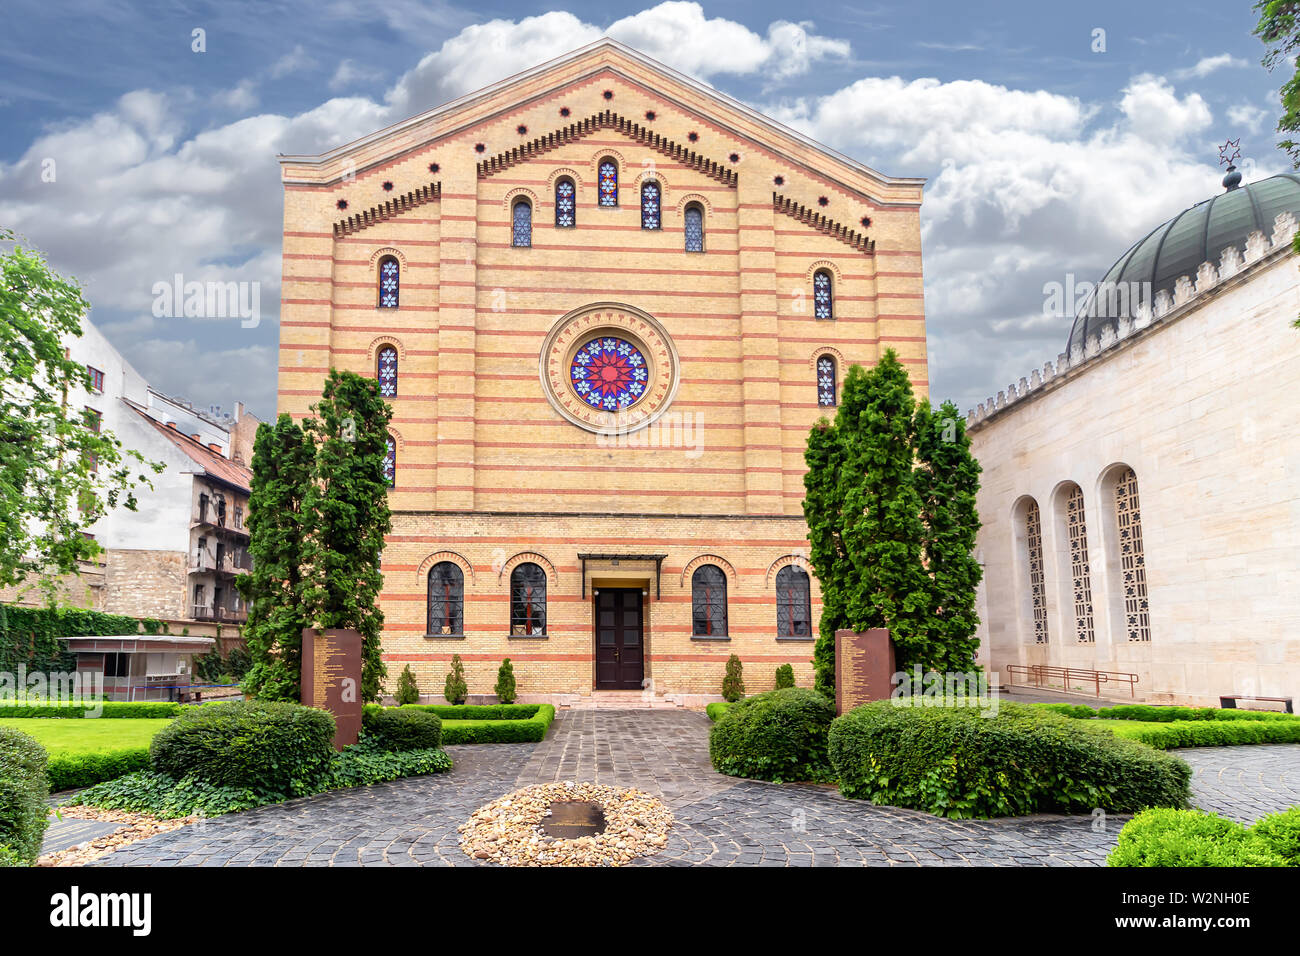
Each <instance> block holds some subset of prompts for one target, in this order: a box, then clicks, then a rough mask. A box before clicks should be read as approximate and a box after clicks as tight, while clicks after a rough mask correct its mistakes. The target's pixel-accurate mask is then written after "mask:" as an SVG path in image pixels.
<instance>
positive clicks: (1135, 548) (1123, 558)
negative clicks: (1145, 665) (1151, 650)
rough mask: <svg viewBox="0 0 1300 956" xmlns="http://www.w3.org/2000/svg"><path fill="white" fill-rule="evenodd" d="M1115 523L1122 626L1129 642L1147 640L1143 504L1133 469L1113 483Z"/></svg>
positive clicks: (1149, 628) (1147, 617) (1127, 470)
mask: <svg viewBox="0 0 1300 956" xmlns="http://www.w3.org/2000/svg"><path fill="white" fill-rule="evenodd" d="M1115 525H1116V528H1117V531H1118V539H1119V571H1120V580H1121V581H1122V582H1123V585H1124V627H1125V629H1126V630H1127V631H1128V639H1129V640H1130V641H1149V640H1151V610H1150V607H1149V605H1148V603H1147V564H1146V553H1145V551H1144V550H1143V548H1142V507H1141V504H1140V503H1139V502H1138V480H1137V475H1136V474H1135V473H1134V471H1133V469H1132V468H1125V469H1124V470H1123V471H1121V472H1120V474H1119V476H1118V479H1117V483H1116V485H1115Z"/></svg>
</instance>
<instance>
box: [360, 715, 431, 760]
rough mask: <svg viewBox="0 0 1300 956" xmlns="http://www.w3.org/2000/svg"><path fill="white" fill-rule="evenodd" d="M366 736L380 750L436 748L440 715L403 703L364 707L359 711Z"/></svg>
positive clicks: (396, 751)
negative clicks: (405, 705) (414, 708)
mask: <svg viewBox="0 0 1300 956" xmlns="http://www.w3.org/2000/svg"><path fill="white" fill-rule="evenodd" d="M361 729H362V730H363V731H364V732H365V735H366V740H367V741H370V742H373V743H374V744H375V746H376V747H378V748H379V749H380V750H386V751H388V752H390V753H398V752H401V751H406V750H437V749H438V747H440V746H441V745H442V718H441V717H439V716H438V715H437V714H431V713H429V712H428V711H423V710H410V709H408V708H406V707H366V708H364V709H363V710H362V713H361Z"/></svg>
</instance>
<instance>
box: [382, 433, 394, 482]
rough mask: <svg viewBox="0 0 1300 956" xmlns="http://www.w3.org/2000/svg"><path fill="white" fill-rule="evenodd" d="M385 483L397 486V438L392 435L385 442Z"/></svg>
mask: <svg viewBox="0 0 1300 956" xmlns="http://www.w3.org/2000/svg"><path fill="white" fill-rule="evenodd" d="M384 483H385V484H386V485H388V487H389V488H395V487H397V440H396V439H395V438H393V436H392V435H389V436H388V438H387V439H386V440H385V442H384Z"/></svg>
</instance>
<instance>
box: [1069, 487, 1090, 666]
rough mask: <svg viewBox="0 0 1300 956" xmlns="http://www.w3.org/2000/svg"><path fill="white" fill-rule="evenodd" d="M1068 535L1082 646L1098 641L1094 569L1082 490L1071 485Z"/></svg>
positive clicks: (1075, 603) (1075, 612) (1076, 632)
mask: <svg viewBox="0 0 1300 956" xmlns="http://www.w3.org/2000/svg"><path fill="white" fill-rule="evenodd" d="M1065 522H1066V531H1067V533H1068V534H1069V541H1070V580H1071V584H1072V587H1073V589H1074V629H1075V635H1076V638H1077V639H1078V641H1079V643H1080V644H1092V643H1094V642H1095V641H1096V640H1097V636H1096V631H1095V630H1094V628H1093V620H1092V568H1091V566H1090V565H1089V563H1088V522H1087V518H1086V517H1085V515H1084V511H1083V489H1082V488H1080V487H1079V486H1078V485H1072V486H1071V487H1070V491H1069V494H1068V496H1067V497H1066V499H1065Z"/></svg>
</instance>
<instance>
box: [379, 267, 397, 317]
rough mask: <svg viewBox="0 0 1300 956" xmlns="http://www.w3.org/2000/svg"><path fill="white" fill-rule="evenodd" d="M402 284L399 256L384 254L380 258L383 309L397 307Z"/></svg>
mask: <svg viewBox="0 0 1300 956" xmlns="http://www.w3.org/2000/svg"><path fill="white" fill-rule="evenodd" d="M400 285H401V267H400V266H398V264H397V257H396V256H384V257H383V258H382V259H380V260H379V307H380V308H381V309H395V308H397V299H398V293H399V292H400V291H401V290H400V288H399V286H400Z"/></svg>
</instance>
